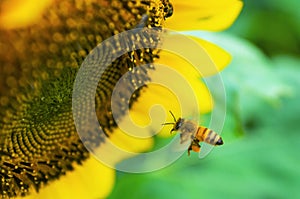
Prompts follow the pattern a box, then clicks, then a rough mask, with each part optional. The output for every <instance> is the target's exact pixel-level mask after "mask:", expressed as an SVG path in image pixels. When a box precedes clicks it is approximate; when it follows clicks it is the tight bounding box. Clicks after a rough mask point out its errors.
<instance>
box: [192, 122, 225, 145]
mask: <svg viewBox="0 0 300 199" xmlns="http://www.w3.org/2000/svg"><path fill="white" fill-rule="evenodd" d="M195 136H196V138H197V139H198V140H199V141H200V142H201V141H203V142H206V143H208V144H211V145H222V144H223V140H222V138H221V137H220V136H219V135H218V134H217V133H216V132H214V131H213V130H211V129H208V128H206V127H202V126H199V127H198V130H197V133H196V135H195Z"/></svg>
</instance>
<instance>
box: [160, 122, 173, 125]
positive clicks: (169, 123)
mask: <svg viewBox="0 0 300 199" xmlns="http://www.w3.org/2000/svg"><path fill="white" fill-rule="evenodd" d="M171 124H175V123H174V122H167V123H163V124H161V125H171Z"/></svg>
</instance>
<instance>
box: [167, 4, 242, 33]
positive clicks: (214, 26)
mask: <svg viewBox="0 0 300 199" xmlns="http://www.w3.org/2000/svg"><path fill="white" fill-rule="evenodd" d="M172 4H173V7H174V13H173V16H172V17H171V18H170V19H168V20H167V21H166V22H165V27H167V28H170V29H173V30H210V31H221V30H224V29H226V28H228V27H229V26H231V25H232V23H233V22H234V21H235V20H236V18H237V16H238V15H239V13H240V12H241V9H242V7H243V2H242V1H239V0H188V1H182V0H172Z"/></svg>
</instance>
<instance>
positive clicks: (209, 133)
mask: <svg viewBox="0 0 300 199" xmlns="http://www.w3.org/2000/svg"><path fill="white" fill-rule="evenodd" d="M170 113H171V115H172V117H173V119H174V122H169V123H164V124H162V125H169V124H172V125H173V128H172V129H171V131H170V133H172V132H173V131H180V144H182V143H184V142H186V141H188V140H192V141H191V144H190V146H189V148H188V155H190V151H194V152H197V153H199V152H200V148H201V146H200V144H199V142H206V143H208V144H211V145H214V146H217V145H222V144H223V140H222V138H221V136H220V135H218V134H217V133H216V132H215V131H213V130H211V129H209V128H206V127H203V126H198V124H197V123H196V122H195V121H192V120H187V119H183V118H178V119H177V120H176V118H175V116H174V114H173V113H172V112H171V111H170Z"/></svg>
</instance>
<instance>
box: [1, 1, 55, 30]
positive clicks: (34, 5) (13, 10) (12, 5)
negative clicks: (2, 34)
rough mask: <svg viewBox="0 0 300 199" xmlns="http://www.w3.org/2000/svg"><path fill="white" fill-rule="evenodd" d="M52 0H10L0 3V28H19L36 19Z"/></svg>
mask: <svg viewBox="0 0 300 199" xmlns="http://www.w3.org/2000/svg"><path fill="white" fill-rule="evenodd" d="M51 2H52V0H42V1H39V0H11V1H6V2H4V3H1V11H4V12H2V13H1V14H0V28H7V29H10V28H20V27H23V26H27V25H30V24H32V23H35V22H37V21H38V19H39V18H40V17H41V16H42V13H43V11H44V10H45V9H46V8H47V7H48V6H49V5H50V4H51Z"/></svg>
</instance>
